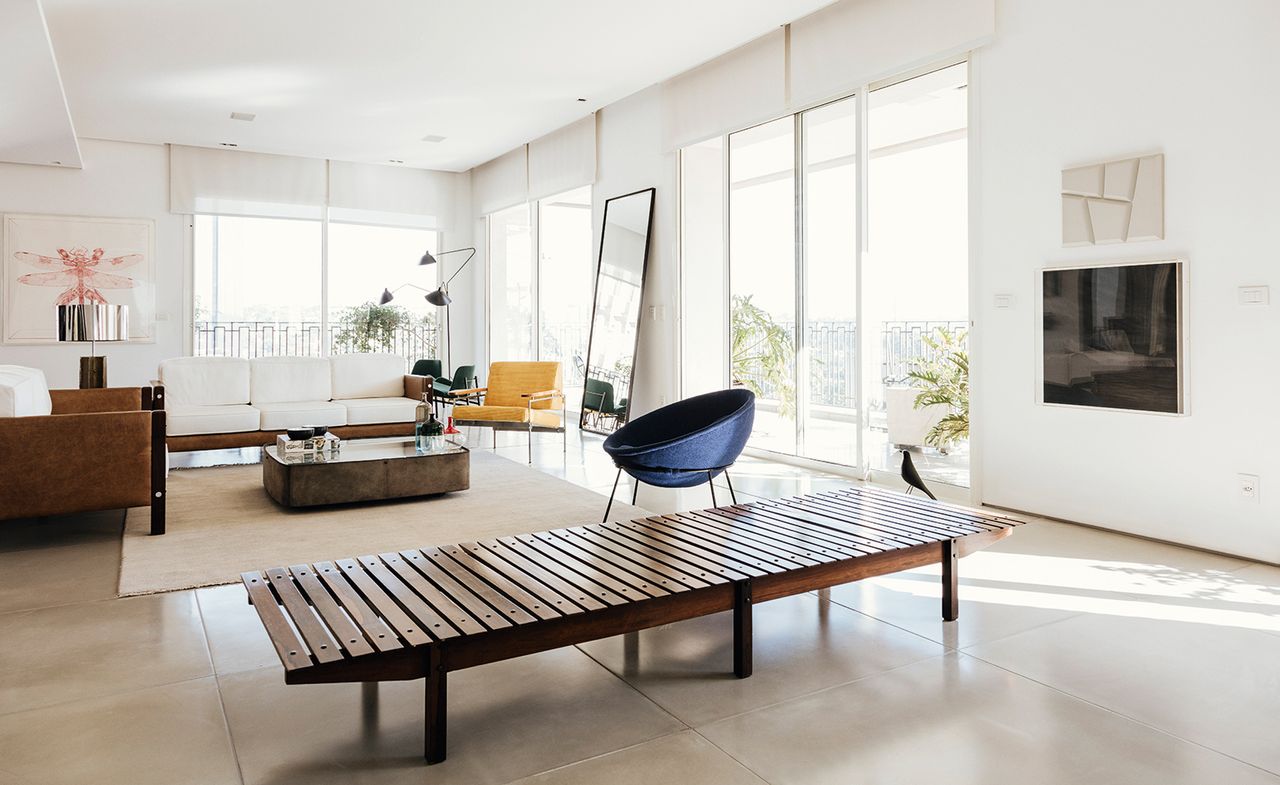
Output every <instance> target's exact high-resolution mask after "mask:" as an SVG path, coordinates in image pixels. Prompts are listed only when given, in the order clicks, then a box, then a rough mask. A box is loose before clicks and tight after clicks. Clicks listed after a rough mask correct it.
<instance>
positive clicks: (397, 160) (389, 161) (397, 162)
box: [387, 158, 404, 164]
mask: <svg viewBox="0 0 1280 785" xmlns="http://www.w3.org/2000/svg"><path fill="white" fill-rule="evenodd" d="M387 163H389V164H402V163H404V161H401V160H400V159H399V158H390V159H388V160H387Z"/></svg>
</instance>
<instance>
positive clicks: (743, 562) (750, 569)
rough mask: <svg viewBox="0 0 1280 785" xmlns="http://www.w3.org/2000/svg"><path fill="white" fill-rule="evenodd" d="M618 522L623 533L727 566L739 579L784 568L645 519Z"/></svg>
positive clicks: (713, 564) (708, 561) (705, 561)
mask: <svg viewBox="0 0 1280 785" xmlns="http://www.w3.org/2000/svg"><path fill="white" fill-rule="evenodd" d="M605 525H608V524H605ZM616 526H617V529H616V531H618V532H620V533H631V534H634V535H638V536H641V537H644V538H646V539H648V540H651V541H654V542H656V543H660V544H661V545H664V546H668V547H670V548H674V549H675V550H676V551H677V552H681V553H685V554H688V555H689V556H690V557H691V558H695V559H698V560H700V561H701V562H702V563H704V564H707V565H709V566H710V567H712V568H720V567H724V568H727V569H728V570H729V571H730V572H731V573H733V574H736V576H737V579H738V580H742V579H745V578H754V577H758V576H760V575H768V574H769V573H773V572H783V569H782V568H781V567H778V566H777V565H774V564H770V563H769V562H768V561H764V560H760V559H751V558H749V557H746V556H738V557H737V558H735V557H734V554H733V553H731V552H728V551H725V550H722V549H718V548H713V547H710V546H706V545H701V544H698V543H695V542H691V541H690V540H688V539H685V538H683V537H679V536H671V535H668V534H666V533H665V532H663V531H661V530H656V529H654V527H653V526H652V525H650V524H648V523H647V522H644V521H643V520H642V521H624V522H620V523H618V524H616ZM655 547H658V546H655Z"/></svg>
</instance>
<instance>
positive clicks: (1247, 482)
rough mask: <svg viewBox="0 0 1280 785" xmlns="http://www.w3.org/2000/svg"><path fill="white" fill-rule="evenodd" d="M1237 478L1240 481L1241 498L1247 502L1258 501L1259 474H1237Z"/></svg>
mask: <svg viewBox="0 0 1280 785" xmlns="http://www.w3.org/2000/svg"><path fill="white" fill-rule="evenodd" d="M1236 479H1237V480H1239V482H1240V498H1242V499H1244V500H1245V501H1247V502H1257V501H1258V475H1256V474H1237V475H1236Z"/></svg>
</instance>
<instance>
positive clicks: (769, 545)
mask: <svg viewBox="0 0 1280 785" xmlns="http://www.w3.org/2000/svg"><path fill="white" fill-rule="evenodd" d="M662 517H663V519H665V520H667V521H670V522H671V523H672V524H674V525H679V524H680V523H681V522H683V521H698V522H700V523H702V524H703V525H704V526H706V527H708V529H709V530H710V531H715V532H719V533H720V534H722V535H723V536H725V537H732V538H736V539H741V540H744V541H746V542H750V543H753V544H755V545H756V547H759V548H764V549H766V550H768V551H770V552H772V553H778V554H781V555H784V556H786V557H787V558H788V559H790V560H792V561H794V562H797V563H798V564H801V565H812V564H822V563H824V562H831V561H836V560H838V559H845V558H848V555H847V554H844V553H841V552H839V551H836V550H835V549H833V548H830V547H829V546H823V545H817V544H815V543H813V542H811V541H808V540H805V539H802V538H796V537H787V536H783V535H781V534H777V533H775V532H770V531H767V530H764V529H760V528H758V527H754V526H743V525H741V524H736V525H735V524H734V523H732V522H729V521H726V520H725V519H722V518H718V517H715V516H714V515H712V514H706V513H681V514H679V515H664V516H662Z"/></svg>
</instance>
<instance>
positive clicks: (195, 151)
mask: <svg viewBox="0 0 1280 785" xmlns="http://www.w3.org/2000/svg"><path fill="white" fill-rule="evenodd" d="M325 191H326V189H325V162H324V160H323V159H319V158H295V157H293V156H288V155H268V154H266V153H249V152H241V151H238V150H212V149H209V148H204V147H184V146H182V145H170V147H169V210H170V212H175V213H183V214H193V213H216V214H219V215H257V216H273V217H278V218H317V219H318V218H320V216H321V214H322V213H323V210H324V205H325Z"/></svg>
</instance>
